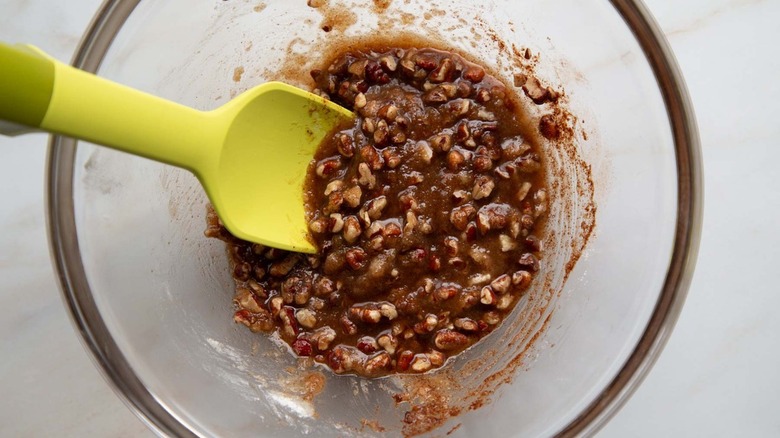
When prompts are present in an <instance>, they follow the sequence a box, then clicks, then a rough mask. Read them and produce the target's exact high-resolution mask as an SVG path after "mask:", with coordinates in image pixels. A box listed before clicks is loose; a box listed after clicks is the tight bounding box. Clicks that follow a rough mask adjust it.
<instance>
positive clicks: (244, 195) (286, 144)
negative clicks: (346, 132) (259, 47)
mask: <svg viewBox="0 0 780 438" xmlns="http://www.w3.org/2000/svg"><path fill="white" fill-rule="evenodd" d="M216 111H218V112H221V113H220V114H218V116H219V117H228V118H230V119H232V122H231V123H230V124H229V128H228V130H227V134H226V136H225V139H224V142H223V145H222V150H221V153H220V154H219V159H218V162H217V163H214V165H213V166H209V169H210V170H208V171H207V172H208V173H209V174H208V175H205V174H204V175H202V178H201V180H202V182H203V185H204V187H205V188H206V191H207V193H208V195H209V198H210V200H211V202H212V203H213V205H214V208H215V209H216V211H217V214H219V217H220V219H221V220H222V222H223V223H224V224H225V227H226V228H227V229H228V230H229V231H230V232H231V233H232V234H233V235H235V236H236V237H239V238H241V239H244V240H248V241H251V242H256V243H261V244H264V245H268V246H271V247H274V248H279V249H284V250H290V251H298V252H306V253H313V252H315V251H316V248H315V247H314V245H313V244H312V242H311V240H310V236H309V230H308V224H307V222H306V217H305V211H304V200H303V182H304V179H305V176H306V171H307V168H308V165H309V163H310V162H311V160H312V157H313V156H314V152H315V150H316V149H317V147H318V146H319V144H320V143H321V142H322V140H323V139H324V138H325V136H326V135H328V134H329V133H331V132H333V130H334V129H336V128H338V127H339V126H343V125H345V124H346V123H349V121H351V120H352V118H353V117H354V116H353V114H352V113H351V112H350V111H348V110H346V109H345V108H343V107H340V106H338V105H336V104H334V103H332V102H329V101H327V100H325V99H323V98H321V97H320V96H317V95H315V94H312V93H308V92H305V91H303V90H301V89H298V88H295V87H293V86H290V85H287V84H283V83H280V82H269V83H266V84H263V85H260V86H257V87H255V88H253V89H251V90H249V91H247V92H245V93H243V94H242V95H240V96H238V97H237V98H235V99H233V100H232V101H231V102H229V103H228V104H226V105H225V106H223V107H222V108H220V109H218V110H216Z"/></svg>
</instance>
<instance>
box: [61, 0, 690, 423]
mask: <svg viewBox="0 0 780 438" xmlns="http://www.w3.org/2000/svg"><path fill="white" fill-rule="evenodd" d="M308 3H309V5H307V2H306V1H304V0H296V1H294V2H293V1H283V0H266V1H256V2H246V1H230V2H228V1H216V0H213V1H210V2H190V1H187V0H169V1H166V2H153V1H140V0H108V1H106V2H105V3H104V4H103V6H102V7H101V9H100V10H99V11H98V13H97V15H96V17H95V19H94V21H93V23H92V24H91V26H90V28H89V30H88V31H87V33H86V35H85V37H84V39H83V41H82V43H81V45H80V47H79V49H78V52H77V55H76V57H75V60H74V64H75V65H76V66H77V67H80V68H82V69H85V70H88V71H97V72H98V73H99V74H100V75H102V76H105V77H108V78H110V79H113V80H116V81H118V82H122V83H125V84H128V85H130V86H133V87H136V88H139V89H142V90H145V91H148V92H151V93H154V94H157V95H160V96H162V97H165V98H169V99H172V100H176V101H179V102H181V103H184V104H187V105H191V106H193V107H196V108H199V109H204V110H205V109H211V108H214V107H216V106H218V105H220V104H221V103H224V102H225V101H226V100H228V99H229V98H230V97H232V96H234V95H235V94H236V93H239V92H241V91H243V90H245V89H247V88H250V87H251V86H252V85H255V84H257V83H261V82H263V81H266V80H269V79H283V80H286V81H288V82H291V83H294V84H296V85H300V86H304V87H307V86H311V84H310V83H309V82H308V79H307V75H308V72H309V70H310V69H311V67H313V66H316V65H318V62H321V60H322V57H324V56H327V55H328V54H329V53H331V52H332V50H334V48H335V47H343V46H344V45H345V44H349V43H350V42H355V41H361V40H366V39H377V38H384V39H386V40H392V39H394V38H395V39H402V38H410V35H415V38H423V39H425V40H426V41H430V42H432V44H431V45H434V46H436V47H440V48H446V49H450V50H454V51H458V52H462V53H464V54H466V55H467V56H468V57H469V58H471V59H473V60H476V61H478V62H480V63H482V64H484V65H486V66H487V67H489V68H490V69H491V70H492V71H493V72H494V73H495V74H496V75H498V76H500V77H501V78H502V79H504V80H505V81H506V82H507V83H508V84H510V85H511V84H512V81H513V78H514V76H515V75H517V74H518V73H522V74H524V75H532V76H534V77H538V78H539V79H540V80H541V81H542V82H543V83H545V84H549V85H551V86H552V87H553V88H555V89H557V90H559V91H563V92H564V95H565V97H564V98H562V100H561V102H562V104H561V105H560V106H557V107H555V108H551V107H549V106H544V105H542V106H535V105H530V104H529V105H526V106H527V107H528V108H527V110H528V111H529V117H531V118H532V119H533V118H534V117H537V118H539V117H541V116H544V115H545V112H547V113H551V114H553V115H554V116H555V117H557V118H556V120H557V121H558V123H559V124H560V125H559V126H561V127H562V128H566V129H565V131H566V132H567V133H568V136H567V137H566V139H565V140H559V141H547V142H545V143H544V147H545V149H546V151H547V154H548V155H549V156H550V157H552V158H551V162H552V163H553V165H554V166H558V167H556V169H557V170H561V171H562V172H553V175H554V177H551V183H552V186H553V187H555V189H554V190H553V193H552V195H553V196H551V206H550V216H549V217H550V219H549V221H550V223H549V224H548V233H547V234H548V235H547V236H545V237H544V239H545V245H546V248H547V249H546V250H545V253H546V254H545V265H544V268H543V269H544V270H543V271H542V272H543V274H542V278H543V280H544V281H538V282H536V284H535V286H534V288H533V290H532V292H531V293H530V294H529V296H528V298H527V300H526V301H524V302H521V304H519V305H518V306H517V308H516V309H515V310H514V312H513V313H512V315H511V321H507V322H506V323H505V324H503V325H502V326H501V328H500V329H499V330H497V331H496V332H495V333H493V334H491V335H490V336H488V337H487V338H485V339H484V340H483V341H481V342H480V343H479V344H478V345H476V346H475V347H473V348H471V349H469V350H468V351H466V352H465V353H463V354H462V355H461V356H459V357H458V358H457V359H455V360H453V361H451V363H448V364H447V365H446V366H445V367H444V368H443V369H442V370H439V371H436V372H433V373H430V374H426V375H421V376H402V377H392V378H384V379H375V380H366V379H361V378H358V377H354V376H336V375H333V374H332V373H330V372H329V371H328V370H326V369H321V368H317V367H312V366H310V365H308V364H306V363H305V362H301V361H299V360H297V359H296V358H294V357H293V356H292V355H291V354H289V352H288V351H287V350H286V349H285V348H282V347H280V346H279V345H277V344H275V343H274V342H273V341H272V340H271V339H269V337H267V336H263V335H255V334H252V333H250V332H249V331H248V330H245V329H244V328H243V327H240V326H236V325H235V324H234V323H233V322H232V318H231V316H232V305H231V298H232V294H233V288H232V285H231V278H230V274H229V270H228V264H227V257H226V254H225V248H224V246H223V244H222V243H221V242H219V241H216V240H209V239H206V238H204V237H203V230H204V228H205V221H204V217H205V204H206V198H205V196H204V194H203V192H202V189H201V188H200V186H199V185H198V183H197V181H196V180H195V178H194V177H193V176H192V175H190V174H188V173H186V172H185V171H181V170H179V169H174V168H171V167H167V166H164V165H161V164H158V163H154V162H151V161H148V160H144V159H141V158H137V157H132V156H128V155H125V154H122V153H119V152H115V151H112V150H108V149H104V148H99V147H96V146H94V145H91V144H88V143H79V144H78V145H77V144H76V142H74V141H72V140H70V139H66V138H62V137H53V138H52V143H51V147H50V153H49V164H48V165H49V169H48V171H49V174H48V177H49V179H48V208H49V212H48V213H49V214H48V217H49V233H50V241H51V247H52V253H53V258H54V262H55V266H56V270H57V272H58V275H59V279H60V283H61V285H62V289H63V294H64V297H65V301H66V303H67V305H68V306H69V309H70V310H71V312H72V315H73V319H74V321H75V324H76V326H77V328H78V330H79V332H80V334H81V335H82V337H83V339H84V343H85V345H86V346H87V348H88V349H89V350H90V352H91V353H92V355H93V357H94V359H95V363H96V364H97V366H98V367H99V368H100V369H101V370H102V371H103V373H104V375H105V376H106V377H107V379H108V381H109V382H110V383H111V384H112V385H113V387H114V388H115V389H116V392H117V394H118V395H119V396H120V397H121V398H122V399H123V400H124V401H125V402H126V403H127V405H128V406H129V407H130V408H131V409H132V410H133V411H134V412H135V413H136V414H137V415H138V416H139V418H141V419H142V420H143V421H145V422H146V424H147V425H148V426H149V427H150V428H152V429H153V430H154V431H156V432H157V433H159V434H160V435H178V436H193V435H195V436H223V435H228V436H243V435H246V436H285V435H286V436H292V435H301V434H314V435H316V436H371V435H385V434H391V435H399V434H407V435H408V434H421V433H430V434H437V435H441V434H443V433H447V432H451V433H452V435H454V436H473V435H480V436H498V435H501V436H553V435H558V436H574V435H587V434H591V433H593V432H595V431H596V430H598V428H599V427H600V426H601V425H603V424H604V423H605V422H606V421H607V420H608V419H609V418H610V416H611V415H613V414H614V413H615V412H616V411H617V409H618V408H619V407H620V406H621V405H622V404H623V403H624V402H625V401H626V399H627V398H628V397H629V396H630V394H631V393H632V392H633V391H634V390H635V389H636V387H637V386H638V385H639V383H640V381H641V380H642V378H643V377H644V376H645V375H646V373H647V372H648V370H649V368H650V367H651V366H652V364H653V362H654V361H655V359H656V358H657V357H658V355H659V354H660V351H661V349H662V347H663V344H664V343H665V341H666V339H667V338H668V337H669V335H670V332H671V330H672V328H673V326H674V323H675V321H676V319H677V316H678V314H679V312H680V309H681V307H682V305H683V301H684V297H685V293H686V291H687V288H688V285H689V282H690V279H691V275H692V272H693V267H694V263H695V259H696V251H697V248H698V243H699V235H700V225H701V202H702V195H701V170H700V157H699V143H698V137H697V131H696V125H695V120H694V117H693V112H692V109H691V106H690V102H689V99H688V96H687V93H686V90H685V87H684V84H683V82H682V79H681V77H680V74H679V71H678V69H677V67H676V64H675V62H674V59H673V57H672V55H671V52H670V50H669V48H668V46H667V44H666V43H665V41H664V39H663V37H662V35H661V34H660V32H659V30H658V28H657V26H656V25H655V24H654V23H653V21H652V19H651V18H650V16H649V14H648V13H647V11H646V9H645V8H644V6H643V5H642V4H641V3H640V2H638V1H628V0H613V1H611V2H609V1H598V2H585V3H584V2H579V1H576V0H556V1H548V0H524V1H514V0H487V1H480V2H476V1H468V0H459V1H447V2H445V1H415V0H405V1H401V0H393V1H391V0H385V1H380V0H375V1H373V2H360V1H354V2H352V3H349V2H348V3H345V2H339V1H337V0H329V1H321V0H310V1H309V2H308ZM241 72H243V74H242V73H241ZM518 92H519V93H521V92H520V91H518ZM594 225H595V227H594ZM399 394H400V395H399ZM394 395H395V396H396V397H395V398H394V397H393V396H394Z"/></svg>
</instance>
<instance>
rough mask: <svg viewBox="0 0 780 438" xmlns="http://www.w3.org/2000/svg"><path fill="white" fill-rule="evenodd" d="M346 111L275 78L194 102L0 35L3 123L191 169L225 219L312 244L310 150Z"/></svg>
mask: <svg viewBox="0 0 780 438" xmlns="http://www.w3.org/2000/svg"><path fill="white" fill-rule="evenodd" d="M352 117H353V114H352V113H351V112H350V111H348V110H346V109H344V108H342V107H340V106H338V105H336V104H333V103H331V102H329V101H326V100H325V99H323V98H321V97H319V96H317V95H314V94H311V93H308V92H305V91H303V90H300V89H298V88H295V87H293V86H290V85H286V84H283V83H280V82H269V83H265V84H262V85H259V86H257V87H255V88H252V89H251V90H248V91H246V92H244V93H243V94H241V95H239V96H237V97H236V98H234V99H233V100H231V101H230V102H228V103H226V104H225V105H223V106H221V107H219V108H217V109H215V110H212V111H198V110H195V109H192V108H189V107H187V106H184V105H180V104H177V103H174V102H171V101H168V100H165V99H161V98H159V97H155V96H152V95H149V94H146V93H143V92H140V91H137V90H134V89H132V88H129V87H126V86H123V85H120V84H116V83H114V82H111V81H108V80H106V79H102V78H100V77H97V76H95V75H93V74H90V73H86V72H83V71H81V70H78V69H76V68H73V67H70V66H68V65H66V64H63V63H61V62H58V61H56V60H54V59H52V58H51V57H49V56H47V55H45V54H44V53H43V52H41V51H40V50H38V49H36V48H34V47H31V46H9V45H5V44H2V43H0V133H3V134H6V135H16V134H20V133H24V132H30V131H31V129H30V128H32V130H42V131H48V132H52V133H57V134H63V135H67V136H70V137H74V138H77V139H81V140H87V141H90V142H92V143H96V144H100V145H103V146H108V147H111V148H115V149H119V150H122V151H125V152H129V153H131V154H135V155H140V156H143V157H147V158H151V159H153V160H157V161H161V162H164V163H168V164H172V165H174V166H178V167H182V168H184V169H187V170H189V171H191V172H192V173H194V174H195V176H197V178H198V179H199V180H200V182H201V184H203V187H204V188H205V190H206V193H207V194H208V197H209V199H210V201H211V203H212V204H213V205H214V208H215V209H216V211H217V213H218V214H219V217H220V219H222V221H223V223H224V224H225V227H227V229H228V230H229V231H230V232H231V233H232V234H233V235H235V236H237V237H239V238H241V239H244V240H248V241H252V242H257V243H262V244H264V245H268V246H272V247H276V248H280V249H285V250H292V251H299V252H307V253H313V252H314V251H315V248H314V246H313V245H312V243H311V242H310V241H309V239H308V236H309V233H308V227H307V224H306V218H305V213H304V203H303V188H302V185H303V180H304V177H305V175H306V169H307V166H308V164H309V162H310V161H311V159H312V156H313V154H314V151H315V150H316V148H317V146H318V145H319V143H320V142H321V141H322V140H323V138H324V137H325V136H326V135H327V134H328V133H329V132H330V131H331V130H332V129H334V128H335V127H336V126H337V125H339V124H340V123H343V122H345V121H347V120H351V119H352Z"/></svg>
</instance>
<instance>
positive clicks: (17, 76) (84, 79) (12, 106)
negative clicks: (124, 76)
mask: <svg viewBox="0 0 780 438" xmlns="http://www.w3.org/2000/svg"><path fill="white" fill-rule="evenodd" d="M0 119H3V120H5V121H6V122H9V123H6V124H5V126H6V128H4V129H3V128H0V129H3V131H0V132H6V131H11V132H9V133H13V132H12V131H13V128H14V127H17V128H18V127H19V125H23V126H28V127H32V128H39V129H41V130H44V131H48V132H53V133H58V134H64V135H67V136H70V137H74V138H78V139H81V140H87V141H90V142H93V143H97V144H100V145H104V146H109V147H112V148H115V149H119V150H122V151H125V152H129V153H131V154H135V155H141V156H144V157H147V158H151V159H153V160H157V161H162V162H165V163H168V164H173V165H175V166H179V167H184V168H186V169H189V170H191V171H196V170H197V169H198V168H199V167H200V166H201V165H202V163H203V162H204V160H208V159H210V158H211V156H212V153H213V151H214V149H215V147H214V146H217V145H220V144H221V139H220V138H218V137H219V132H218V131H219V130H215V129H214V124H215V123H214V117H213V115H212V114H210V113H207V112H201V111H197V110H194V109H192V108H189V107H187V106H184V105H180V104H177V103H175V102H171V101H168V100H165V99H162V98H159V97H156V96H152V95H150V94H146V93H143V92H141V91H138V90H134V89H132V88H130V87H126V86H124V85H120V84H117V83H115V82H111V81H109V80H106V79H103V78H100V77H98V76H95V75H93V74H91V73H87V72H84V71H81V70H78V69H76V68H73V67H71V66H69V65H67V64H64V63H61V62H59V61H56V60H54V59H53V58H50V57H48V56H47V55H45V54H44V53H43V52H41V51H40V50H38V49H36V48H34V47H32V46H9V45H5V44H3V43H0ZM9 126H10V129H9ZM215 131H217V132H215ZM217 151H218V149H217ZM196 173H197V172H196Z"/></svg>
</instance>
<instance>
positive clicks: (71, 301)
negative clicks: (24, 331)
mask: <svg viewBox="0 0 780 438" xmlns="http://www.w3.org/2000/svg"><path fill="white" fill-rule="evenodd" d="M140 1H141V0H104V2H103V4H102V5H101V6H100V8H99V9H98V11H97V12H96V14H95V16H94V17H93V19H92V21H91V23H90V24H89V26H88V28H87V31H86V32H85V34H84V36H83V37H82V39H81V42H80V43H79V45H78V47H77V49H76V52H75V55H74V57H73V59H72V62H71V64H72V65H73V66H75V67H78V68H80V69H82V70H85V71H89V72H95V71H97V69H98V68H99V66H100V63H101V62H102V59H103V57H104V55H105V53H106V52H107V50H108V48H109V46H110V45H111V43H112V41H113V40H114V38H115V37H116V35H117V33H118V32H119V30H121V28H122V25H123V23H124V22H125V20H126V19H127V18H128V17H129V16H130V14H131V13H132V12H133V10H134V9H135V7H136V6H137V5H138V4H139V3H140ZM609 1H610V3H611V4H612V5H613V6H614V8H615V9H616V11H617V12H618V13H619V14H620V16H621V17H622V18H623V20H624V22H625V23H626V25H627V26H628V27H629V29H630V30H631V32H632V33H633V34H634V36H635V38H636V40H637V42H638V44H639V45H640V47H641V48H642V51H643V52H644V54H645V57H646V59H647V62H648V64H649V65H650V67H651V68H652V70H653V74H654V75H655V78H656V81H657V83H658V85H659V91H660V92H661V94H662V97H663V100H664V105H665V107H666V112H667V115H668V118H669V123H670V127H671V133H672V138H673V140H674V145H675V158H676V166H677V179H678V181H677V194H678V196H677V198H678V203H677V220H676V228H675V236H674V247H673V250H672V257H671V260H670V263H669V266H668V268H667V273H666V277H665V280H664V284H663V287H662V289H661V294H660V296H659V298H658V301H657V303H656V305H655V308H654V310H653V314H652V316H651V318H650V320H649V322H648V324H647V326H646V327H645V330H644V331H643V333H642V335H641V337H640V339H639V341H638V342H637V344H636V346H635V347H634V349H633V351H632V352H631V354H630V356H629V357H628V359H627V360H626V362H625V363H624V364H623V366H622V367H621V369H620V371H619V372H618V373H617V375H616V376H615V377H614V378H613V379H612V381H610V382H609V384H607V385H606V386H605V388H604V389H603V390H602V391H601V393H600V394H599V395H598V396H597V397H596V398H595V399H594V400H593V401H592V402H591V403H590V404H589V405H588V406H587V407H586V408H585V409H584V410H583V411H582V412H581V413H580V414H579V415H578V416H577V417H575V418H574V419H573V420H571V421H570V422H569V424H568V425H566V426H565V427H564V428H563V429H562V430H560V431H559V432H557V433H556V436H559V437H571V436H582V435H587V436H590V435H593V434H595V433H596V432H597V431H598V430H599V429H600V428H601V427H603V426H604V424H606V423H607V422H608V421H609V419H610V418H612V417H613V416H614V415H615V414H616V413H617V412H618V411H619V409H620V408H621V407H622V406H623V405H624V404H625V403H626V402H627V401H628V399H629V398H630V396H631V395H632V394H633V393H634V391H636V389H637V388H638V387H639V385H640V384H641V382H642V381H643V380H644V378H645V377H646V376H647V374H648V372H649V371H650V369H651V368H652V366H653V364H654V363H655V362H656V360H657V359H658V357H659V355H660V353H661V351H662V350H663V347H664V345H665V344H666V342H667V340H668V339H669V337H670V335H671V333H672V330H673V328H674V325H675V324H676V322H677V320H678V318H679V315H680V312H681V311H682V307H683V304H684V302H685V297H686V295H687V292H688V289H689V287H690V283H691V280H692V278H693V272H694V268H695V264H696V258H697V255H698V250H699V243H700V240H701V228H702V213H703V185H702V178H703V177H702V164H701V146H700V140H699V133H698V129H697V123H696V118H695V115H694V111H693V105H692V103H691V100H690V97H689V94H688V91H687V88H686V86H685V82H684V80H683V77H682V74H681V71H680V68H679V66H678V64H677V61H676V59H675V57H674V55H673V53H672V50H671V48H670V46H669V43H668V41H667V40H666V38H665V37H664V35H663V32H662V31H661V29H660V27H659V26H658V24H657V23H656V22H655V20H654V18H653V17H652V15H651V14H650V12H649V10H648V9H647V7H646V6H645V5H644V4H643V3H642V2H641V0H609ZM75 157H76V142H75V141H74V140H72V139H69V138H65V137H61V136H51V137H50V141H49V149H48V155H47V164H46V167H47V178H46V209H47V212H46V217H47V229H48V235H49V247H50V252H51V257H52V263H53V265H54V270H55V273H56V276H57V279H58V283H59V286H60V289H61V291H62V297H63V300H64V303H65V305H66V307H67V308H68V310H69V313H70V316H71V321H72V323H73V325H74V327H75V328H76V330H77V331H78V333H79V335H80V339H81V341H82V344H83V345H84V347H85V349H86V350H87V351H88V352H89V353H90V357H91V358H92V360H93V363H94V364H95V366H96V367H97V368H98V370H100V372H101V374H102V375H103V377H104V378H105V379H106V381H107V382H108V383H109V385H110V386H111V388H112V389H113V390H114V392H115V393H116V394H117V396H118V397H119V398H120V399H121V400H122V401H123V402H124V403H125V405H127V406H128V408H129V409H130V410H131V411H132V412H133V413H134V414H135V415H136V416H137V417H138V418H139V419H140V420H141V421H142V422H143V423H145V424H146V425H147V426H148V427H149V428H150V429H151V430H152V431H153V432H155V433H156V434H158V435H160V436H197V435H196V434H195V433H194V432H193V431H192V430H190V429H189V428H188V427H187V426H186V422H185V421H184V420H183V419H180V418H177V417H176V416H175V415H174V414H172V413H171V412H170V411H168V410H167V409H166V408H165V406H164V405H163V404H162V403H161V402H160V401H159V400H157V398H156V397H155V396H154V395H153V394H152V393H151V392H150V391H149V390H148V389H147V388H146V387H145V386H144V384H143V383H142V382H141V380H140V379H139V378H138V376H137V375H136V374H135V372H134V371H133V369H132V367H131V366H130V365H129V363H128V362H127V360H126V359H125V357H124V355H123V354H122V352H121V350H120V349H119V347H118V345H117V344H116V342H115V341H114V340H113V339H112V338H111V336H110V334H109V331H108V329H107V327H106V325H105V322H104V321H103V319H102V317H101V315H100V313H99V311H98V308H97V305H96V303H95V301H94V299H93V297H92V293H91V290H90V288H89V284H88V281H87V276H86V273H85V271H84V266H83V264H82V262H81V258H80V256H79V255H80V251H79V245H78V237H77V230H76V221H75V214H74V208H73V207H74V206H73V204H74V201H73V176H74V161H75Z"/></svg>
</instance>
